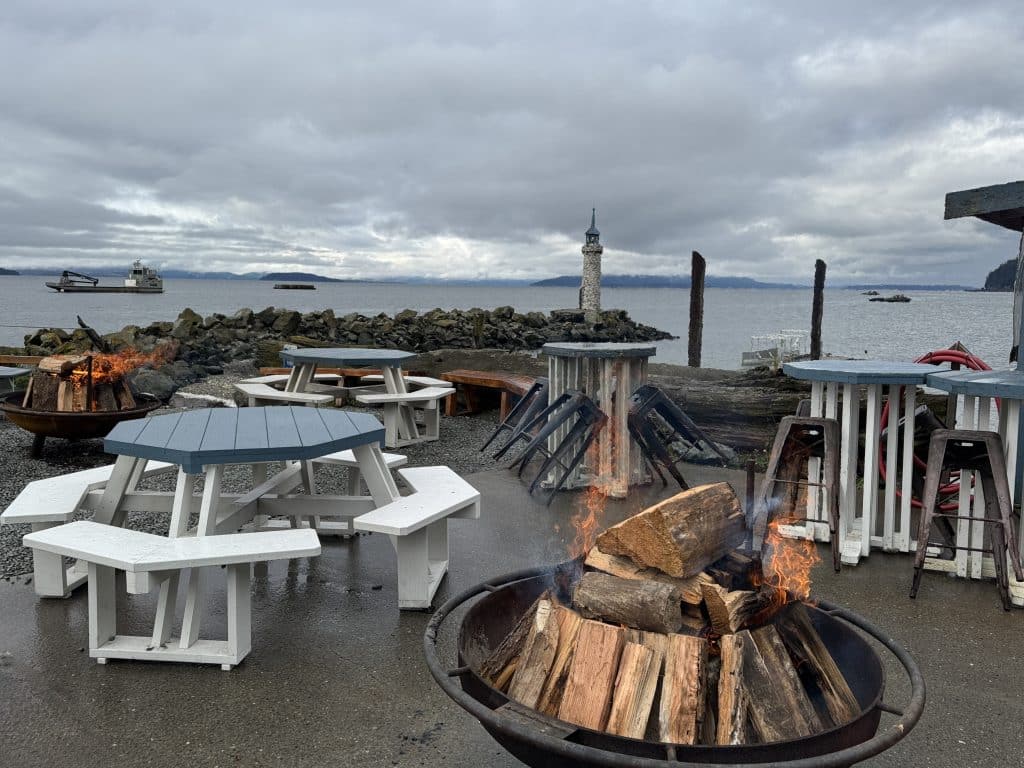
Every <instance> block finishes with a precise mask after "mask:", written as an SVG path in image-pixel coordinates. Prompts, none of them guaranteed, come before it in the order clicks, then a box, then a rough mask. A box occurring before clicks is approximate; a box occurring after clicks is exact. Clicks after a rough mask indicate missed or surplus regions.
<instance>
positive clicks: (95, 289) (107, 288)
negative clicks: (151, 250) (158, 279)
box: [46, 283, 164, 293]
mask: <svg viewBox="0 0 1024 768" xmlns="http://www.w3.org/2000/svg"><path fill="white" fill-rule="evenodd" d="M46 287H47V288H52V289H53V290H55V291H57V293H163V292H164V289H163V288H140V287H138V286H127V285H60V284H59V283H47V284H46Z"/></svg>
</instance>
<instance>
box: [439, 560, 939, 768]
mask: <svg viewBox="0 0 1024 768" xmlns="http://www.w3.org/2000/svg"><path fill="white" fill-rule="evenodd" d="M580 572H581V564H580V562H579V561H578V560H574V561H569V562H566V563H562V564H560V565H558V566H555V567H554V568H550V567H544V568H534V569H529V570H525V571H520V572H518V573H512V574H508V575H506V576H502V577H499V578H497V579H494V580H491V581H487V582H485V583H483V584H479V585H477V586H476V587H473V588H471V589H469V590H467V591H465V592H463V593H462V594H461V595H457V596H456V597H454V598H452V599H451V600H449V601H448V602H447V603H445V604H444V605H443V606H441V608H439V609H438V611H437V613H435V614H434V617H433V618H432V620H431V621H430V624H429V625H428V626H427V630H426V634H425V635H424V640H423V645H424V651H425V653H426V658H427V666H428V667H429V668H430V672H431V674H432V675H433V676H434V679H435V680H436V681H437V683H438V684H439V685H440V686H441V688H442V689H443V690H444V692H445V693H446V694H448V695H449V696H450V697H451V698H452V699H454V700H455V702H456V703H457V704H458V705H459V706H461V707H462V708H463V709H465V710H466V711H467V712H469V713H470V714H472V715H473V716H474V717H475V718H477V719H478V720H479V721H480V723H481V724H482V725H483V727H484V728H485V729H486V730H487V732H488V733H489V734H490V735H491V736H492V737H494V739H495V740H496V741H497V742H498V743H499V744H501V745H502V746H503V747H504V748H505V749H507V750H508V751H509V752H511V753H512V754H513V755H514V756H515V757H516V758H518V759H519V760H522V761H523V762H524V763H526V764H527V765H530V766H534V767H535V768H547V767H548V766H550V767H551V768H555V767H556V766H557V767H558V768H563V767H564V766H593V765H597V766H608V767H609V768H666V766H672V767H673V768H686V767H687V766H697V765H728V766H732V768H742V767H743V766H747V765H751V766H752V765H759V766H762V768H763V766H765V765H766V764H770V765H773V766H780V767H781V766H786V767H787V768H812V767H813V768H835V767H838V766H848V765H854V764H855V763H858V762H860V761H862V760H866V759H868V758H869V757H872V756H874V755H877V754H879V753H880V752H883V751H884V750H886V749H888V748H889V747H891V746H892V745H893V744H895V743H896V742H897V741H899V740H900V739H902V738H903V737H904V736H905V735H906V734H907V732H909V731H910V729H911V728H913V727H914V725H916V724H917V721H918V719H920V717H921V712H922V711H923V709H924V700H925V690H924V680H923V678H922V677H921V673H920V670H918V668H917V664H916V663H915V662H914V660H913V659H912V658H911V657H910V655H909V654H908V653H907V652H906V651H905V650H904V649H903V648H901V647H900V646H899V645H897V644H896V643H895V642H894V641H892V640H891V639H890V638H888V637H886V636H885V634H884V633H882V632H881V630H879V629H877V628H876V627H874V626H873V625H871V624H870V623H869V622H868V621H866V620H865V619H863V618H861V617H860V616H858V615H856V614H855V613H853V612H851V611H848V610H846V609H844V608H840V607H838V606H834V605H832V604H830V603H827V602H825V601H820V602H819V603H818V606H817V607H813V606H810V605H808V606H807V607H808V613H809V614H810V617H811V621H812V623H813V624H814V627H815V629H817V630H818V632H819V634H820V635H821V639H822V641H823V642H824V643H825V645H826V646H827V647H828V649H829V651H830V652H831V653H832V655H833V657H834V658H835V661H836V663H837V664H838V665H839V668H840V669H841V670H842V671H843V673H844V676H845V677H846V679H847V682H848V683H849V684H850V687H851V689H852V690H853V693H854V695H855V696H856V697H857V700H858V702H859V703H860V705H861V714H860V716H859V717H857V718H855V719H854V720H852V721H851V722H849V723H846V724H844V725H842V726H839V727H836V728H832V729H830V730H827V731H824V732H822V733H818V734H815V735H814V736H810V737H807V738H801V739H793V740H789V741H781V742H774V743H770V744H752V745H742V746H689V745H683V744H677V745H666V744H661V743H658V742H651V741H643V740H638V739H628V738H624V737H620V736H613V735H611V734H607V733H601V732H597V731H591V730H589V729H586V728H581V727H577V726H573V725H571V724H569V723H565V722H563V721H561V720H557V719H555V718H551V717H547V716H545V715H543V714H541V713H539V712H535V711H533V710H529V709H526V708H524V707H522V706H520V705H518V704H516V703H515V702H510V701H509V699H508V697H507V696H506V695H505V694H503V693H501V692H500V691H498V690H497V689H495V688H493V687H491V686H490V685H489V684H488V683H487V682H485V681H484V680H483V679H482V678H480V677H479V676H478V675H477V673H476V671H475V670H476V669H478V668H479V667H480V665H481V663H482V662H483V660H484V659H485V658H486V657H487V655H488V654H489V652H490V650H491V649H492V648H494V647H496V645H497V644H498V643H500V642H501V640H502V638H503V637H504V636H505V635H506V634H507V633H508V632H509V631H510V630H511V629H512V627H513V625H514V624H515V622H516V620H517V619H518V617H519V616H520V615H521V614H522V613H524V612H525V611H526V610H527V609H528V608H529V607H530V605H532V604H533V601H534V600H535V599H536V598H537V597H538V596H539V595H540V594H541V593H542V592H543V591H544V590H546V589H551V590H553V591H554V592H555V593H556V594H558V596H559V598H560V599H561V600H563V601H564V602H566V603H568V602H569V599H570V594H569V593H570V591H571V588H572V584H573V583H574V582H575V580H576V579H577V578H579V575H580ZM482 593H486V594H485V595H484V597H483V598H482V599H480V600H478V601H477V602H476V603H474V604H473V605H472V606H471V607H470V608H469V610H468V611H466V613H465V615H464V616H463V619H462V623H461V624H460V625H459V628H458V641H457V645H458V662H457V664H456V665H455V666H454V667H449V666H448V665H446V664H443V663H442V662H441V660H440V658H439V657H438V653H437V635H438V631H439V630H440V628H441V625H442V624H443V623H444V621H445V619H446V618H447V617H448V616H449V615H450V614H451V613H452V612H453V611H454V610H455V609H457V608H459V607H460V606H462V605H463V604H465V603H467V602H469V601H470V600H472V599H473V598H474V597H476V596H477V595H479V594H482ZM854 627H856V628H858V629H860V630H861V631H863V632H864V633H865V634H867V635H869V636H871V637H873V638H874V639H875V640H877V641H878V642H879V643H881V644H882V645H883V646H885V648H886V649H887V650H889V651H890V652H891V653H892V654H893V655H894V656H896V658H897V659H898V660H899V662H900V664H901V665H902V666H903V668H904V670H905V671H906V672H907V675H908V676H909V678H910V682H911V695H910V701H909V702H908V704H907V705H906V707H905V708H903V709H898V708H895V707H892V706H890V705H889V704H887V703H884V702H883V701H882V694H883V692H884V690H885V672H884V670H883V668H882V663H881V660H880V659H879V657H878V654H877V653H875V650H874V648H873V647H872V646H871V645H870V644H869V643H868V642H867V641H866V640H865V639H864V637H863V636H862V635H861V634H860V632H858V631H856V630H855V629H854ZM456 679H458V680H459V683H456ZM460 683H461V684H460ZM882 712H888V713H890V714H893V715H896V716H897V717H898V718H899V719H898V720H897V721H896V722H894V723H892V724H891V725H890V726H889V727H887V728H886V729H885V730H883V731H882V732H881V733H878V732H877V731H878V726H879V721H880V717H881V713H882Z"/></svg>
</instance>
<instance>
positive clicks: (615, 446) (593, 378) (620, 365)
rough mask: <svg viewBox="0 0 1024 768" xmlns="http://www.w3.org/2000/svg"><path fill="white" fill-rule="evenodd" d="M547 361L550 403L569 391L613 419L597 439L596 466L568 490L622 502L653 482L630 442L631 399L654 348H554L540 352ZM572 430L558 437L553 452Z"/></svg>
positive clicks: (580, 472) (581, 470) (580, 473)
mask: <svg viewBox="0 0 1024 768" xmlns="http://www.w3.org/2000/svg"><path fill="white" fill-rule="evenodd" d="M541 352H542V353H543V354H545V355H547V357H548V380H549V387H548V402H549V403H552V402H554V401H555V400H556V399H557V398H558V397H559V395H561V394H563V393H564V392H566V391H567V390H570V389H576V390H580V391H582V392H583V393H585V394H587V395H589V396H590V397H591V398H592V399H594V400H595V401H596V402H597V405H598V407H599V408H600V409H601V410H602V411H604V413H605V414H606V415H607V416H608V423H607V424H606V425H605V428H604V429H602V430H601V432H600V434H599V435H598V437H597V466H593V463H592V462H591V461H590V460H589V459H588V460H587V461H584V462H583V463H582V464H581V465H580V466H579V467H578V468H577V469H576V471H575V472H573V474H572V475H571V476H570V477H569V478H568V479H567V480H566V482H565V484H564V487H565V488H580V487H584V486H591V485H596V486H598V487H600V488H601V490H602V491H603V492H604V493H605V495H608V496H613V497H616V498H623V497H624V496H625V495H626V493H627V491H628V489H629V486H631V485H638V484H641V483H645V482H649V481H650V477H649V475H648V474H647V472H646V469H645V467H644V463H643V456H642V454H641V453H640V449H639V446H637V445H636V443H635V442H634V441H633V440H632V438H631V437H630V436H629V426H628V423H627V419H628V416H629V398H630V396H631V395H632V394H633V392H634V391H635V390H636V388H637V387H639V386H640V385H641V384H643V383H645V382H646V381H647V359H648V358H649V357H652V356H653V355H654V354H655V352H656V347H654V346H653V345H651V344H643V343H640V344H637V343H619V342H561V341H560V342H550V343H548V344H545V345H544V346H543V347H542V348H541ZM568 430H569V425H565V426H563V427H562V428H561V429H559V430H558V431H557V432H555V433H554V434H553V435H552V436H551V439H550V441H549V443H548V447H549V449H551V450H553V449H554V447H555V446H556V445H558V443H559V442H560V441H561V440H562V438H564V437H565V434H566V433H567V432H568Z"/></svg>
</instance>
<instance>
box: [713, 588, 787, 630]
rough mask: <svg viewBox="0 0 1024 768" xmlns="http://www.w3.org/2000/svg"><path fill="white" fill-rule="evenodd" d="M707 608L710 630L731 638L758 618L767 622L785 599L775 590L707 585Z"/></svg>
mask: <svg viewBox="0 0 1024 768" xmlns="http://www.w3.org/2000/svg"><path fill="white" fill-rule="evenodd" d="M702 589H703V593H704V605H705V606H706V607H707V609H708V616H709V618H710V619H711V628H712V629H713V630H714V631H715V634H718V635H730V634H732V633H733V632H737V631H739V630H740V629H742V628H743V627H745V626H748V625H749V624H750V623H751V622H752V621H754V620H755V619H762V620H763V619H766V618H768V617H769V616H770V615H771V613H773V612H774V611H773V610H772V609H773V608H775V609H778V608H779V607H781V606H782V604H783V602H784V599H783V598H782V597H781V596H779V595H778V594H777V593H776V591H775V590H774V589H770V588H762V589H758V590H754V591H752V590H746V589H735V590H733V591H731V592H730V591H729V590H727V589H725V588H724V587H721V586H719V585H718V584H704V585H703V586H702Z"/></svg>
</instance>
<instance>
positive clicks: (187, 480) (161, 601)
mask: <svg viewBox="0 0 1024 768" xmlns="http://www.w3.org/2000/svg"><path fill="white" fill-rule="evenodd" d="M195 481H196V476H195V475H190V474H188V473H187V472H186V471H185V470H184V469H182V468H181V467H178V480H177V483H176V484H175V486H174V501H173V502H172V505H171V526H170V530H168V532H167V536H168V537H169V538H172V539H176V538H179V537H181V536H184V535H185V534H186V533H187V532H188V522H189V519H190V518H191V516H192V509H193V507H194V506H195V496H193V493H192V492H193V489H194V488H195ZM180 582H181V571H175V572H174V573H172V574H171V575H170V576H168V577H167V578H166V579H164V581H163V582H162V583H161V584H160V596H159V597H158V598H157V603H156V618H155V619H154V620H153V639H152V643H153V646H154V647H159V646H162V645H166V644H167V641H168V640H170V637H171V625H172V624H173V623H174V608H175V604H176V603H177V602H178V586H179V584H180Z"/></svg>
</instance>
